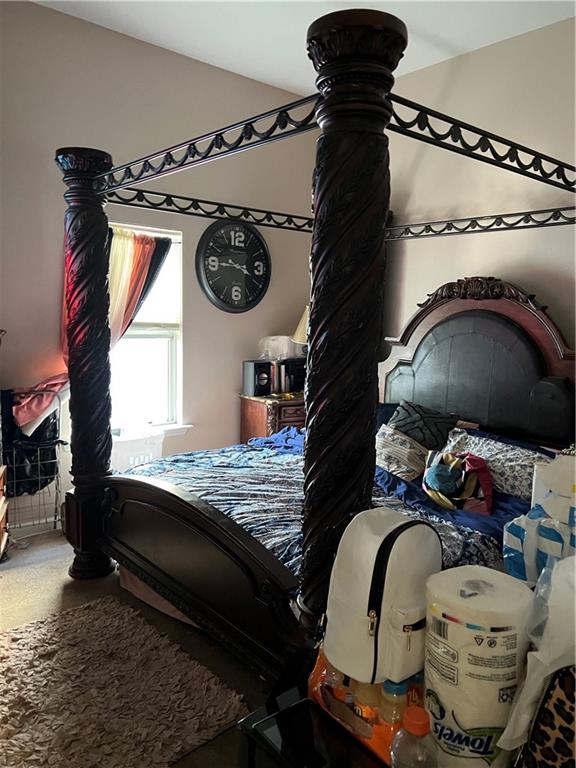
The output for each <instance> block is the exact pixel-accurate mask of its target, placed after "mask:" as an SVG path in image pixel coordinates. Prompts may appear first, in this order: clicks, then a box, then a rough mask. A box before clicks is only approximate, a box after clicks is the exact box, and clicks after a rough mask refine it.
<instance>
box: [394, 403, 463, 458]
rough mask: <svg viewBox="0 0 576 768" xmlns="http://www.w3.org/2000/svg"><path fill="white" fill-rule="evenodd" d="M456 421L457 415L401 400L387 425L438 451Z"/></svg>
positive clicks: (431, 449)
mask: <svg viewBox="0 0 576 768" xmlns="http://www.w3.org/2000/svg"><path fill="white" fill-rule="evenodd" d="M457 421H458V417H457V416H449V415H448V414H446V413H440V412H439V411H433V410H432V409H431V408H425V407H424V406H423V405H418V404H417V403H409V402H407V401H406V400H401V401H400V405H399V406H398V408H396V410H395V411H394V414H393V416H392V418H391V419H390V421H389V422H388V426H389V427H393V428H394V429H397V430H398V431H399V432H402V433H403V434H404V435H408V437H411V438H412V439H413V440H416V441H417V442H419V443H421V444H422V445H424V446H425V447H426V448H428V449H429V450H430V451H439V450H440V449H441V448H442V447H443V446H444V443H445V442H446V438H447V437H448V433H449V432H450V430H451V429H453V427H455V426H456V422H457Z"/></svg>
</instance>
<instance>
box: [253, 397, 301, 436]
mask: <svg viewBox="0 0 576 768" xmlns="http://www.w3.org/2000/svg"><path fill="white" fill-rule="evenodd" d="M240 404H241V405H240V442H242V443H246V442H247V441H248V440H249V439H250V438H251V437H268V435H271V434H273V433H274V432H278V431H279V430H280V429H283V428H284V427H303V426H304V395H303V394H301V393H298V394H297V395H295V396H294V397H292V398H278V397H252V396H250V395H240Z"/></svg>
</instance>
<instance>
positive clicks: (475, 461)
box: [422, 451, 492, 515]
mask: <svg viewBox="0 0 576 768" xmlns="http://www.w3.org/2000/svg"><path fill="white" fill-rule="evenodd" d="M422 488H423V489H424V491H425V492H426V493H427V494H428V496H429V497H430V498H431V499H432V500H433V501H434V502H436V504H438V505H439V506H441V507H443V508H444V509H463V510H465V511H466V512H475V513H476V514H479V515H489V514H490V512H491V511H492V478H491V476H490V471H489V469H488V465H487V464H486V462H485V461H484V459H481V458H480V457H479V456H474V455H473V454H472V453H442V452H441V451H429V453H428V458H427V460H426V469H425V470H424V477H423V478H422Z"/></svg>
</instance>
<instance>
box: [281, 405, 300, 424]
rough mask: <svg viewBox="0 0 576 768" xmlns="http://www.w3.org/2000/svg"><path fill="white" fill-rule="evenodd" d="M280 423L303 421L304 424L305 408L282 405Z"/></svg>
mask: <svg viewBox="0 0 576 768" xmlns="http://www.w3.org/2000/svg"><path fill="white" fill-rule="evenodd" d="M278 421H301V422H302V423H304V406H303V405H281V406H280V407H279V409H278Z"/></svg>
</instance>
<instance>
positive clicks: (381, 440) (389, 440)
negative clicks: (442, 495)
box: [376, 424, 428, 480]
mask: <svg viewBox="0 0 576 768" xmlns="http://www.w3.org/2000/svg"><path fill="white" fill-rule="evenodd" d="M427 455H428V451H427V450H426V448H425V447H424V446H423V445H420V443H417V442H416V440H413V439H412V438H411V437H408V435H403V434H402V432H398V430H397V429H392V427H390V426H388V424H382V426H381V427H380V429H379V430H378V434H377V435H376V464H377V465H378V466H379V467H382V468H383V469H386V470H387V471H388V472H391V473H392V474H393V475H396V476H397V477H400V478H402V480H413V479H414V478H415V477H418V476H419V475H421V474H422V473H423V472H424V467H425V465H426V456H427Z"/></svg>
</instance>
